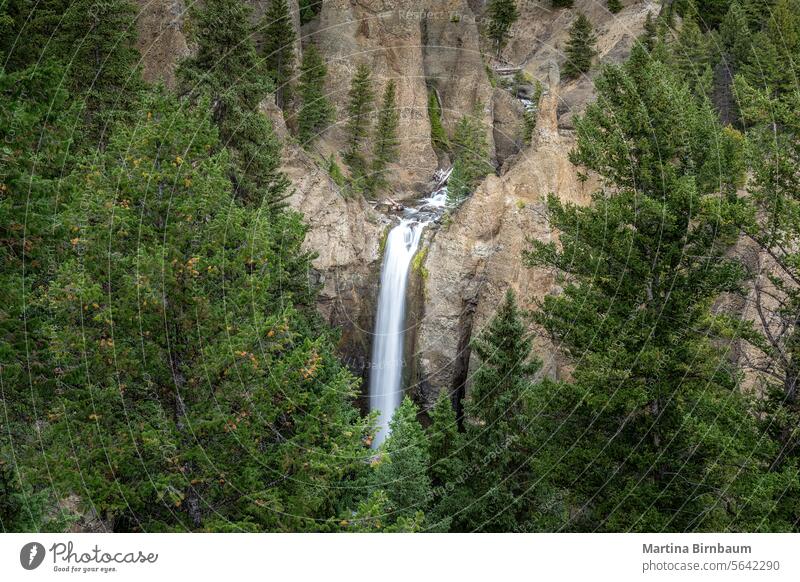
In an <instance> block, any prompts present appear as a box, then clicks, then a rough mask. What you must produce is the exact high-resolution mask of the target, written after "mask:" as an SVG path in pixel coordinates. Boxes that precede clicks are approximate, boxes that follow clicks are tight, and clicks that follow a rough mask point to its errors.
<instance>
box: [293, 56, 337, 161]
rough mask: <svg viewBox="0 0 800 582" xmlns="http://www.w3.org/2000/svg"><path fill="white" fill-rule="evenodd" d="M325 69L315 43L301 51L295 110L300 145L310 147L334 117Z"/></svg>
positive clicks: (326, 70)
mask: <svg viewBox="0 0 800 582" xmlns="http://www.w3.org/2000/svg"><path fill="white" fill-rule="evenodd" d="M327 74H328V69H327V67H326V66H325V61H324V60H323V59H322V56H321V55H320V54H319V51H318V50H317V49H316V47H315V46H314V45H309V46H308V47H307V48H306V49H305V50H304V51H303V63H302V65H301V66H300V88H299V94H300V109H299V111H298V113H297V117H298V121H297V126H298V138H299V139H300V143H301V144H302V145H303V147H306V148H307V147H310V146H311V144H312V143H313V142H314V141H315V140H316V139H317V137H318V136H319V135H320V133H322V132H323V131H325V129H326V128H327V127H328V125H329V124H330V123H331V121H333V117H334V109H333V106H332V105H331V102H330V101H329V100H328V97H327V96H326V95H325V77H326V76H327Z"/></svg>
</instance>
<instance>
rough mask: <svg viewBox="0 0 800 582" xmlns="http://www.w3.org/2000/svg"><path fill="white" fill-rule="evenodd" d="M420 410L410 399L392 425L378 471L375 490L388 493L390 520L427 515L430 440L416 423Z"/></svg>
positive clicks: (398, 412) (397, 413)
mask: <svg viewBox="0 0 800 582" xmlns="http://www.w3.org/2000/svg"><path fill="white" fill-rule="evenodd" d="M418 412H419V410H418V409H417V406H416V405H415V404H414V403H413V402H412V401H411V399H409V398H408V397H407V396H406V397H405V398H404V399H403V402H402V404H400V406H399V407H398V409H397V410H396V411H395V413H394V417H392V420H391V422H390V423H389V429H390V431H391V432H390V433H389V436H388V437H387V438H386V442H385V443H384V445H383V448H382V454H383V458H382V459H381V461H380V463H379V464H378V466H377V468H376V469H375V474H374V479H373V481H374V487H375V488H377V489H380V490H382V491H384V492H385V493H386V496H387V499H388V505H387V512H388V514H389V516H390V517H391V519H393V520H396V519H398V518H401V517H405V518H411V517H413V516H415V515H416V514H417V513H419V512H424V511H425V510H426V508H427V507H428V505H429V503H430V501H431V498H432V493H431V480H430V477H428V466H429V465H430V453H429V452H428V437H427V435H426V434H425V431H424V430H423V429H422V426H421V425H420V424H419V421H418V420H417V413H418Z"/></svg>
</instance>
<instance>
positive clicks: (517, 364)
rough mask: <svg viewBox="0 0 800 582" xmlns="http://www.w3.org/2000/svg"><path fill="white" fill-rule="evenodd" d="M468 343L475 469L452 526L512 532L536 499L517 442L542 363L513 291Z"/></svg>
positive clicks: (467, 452)
mask: <svg viewBox="0 0 800 582" xmlns="http://www.w3.org/2000/svg"><path fill="white" fill-rule="evenodd" d="M472 347H473V350H474V351H475V354H476V355H477V356H478V358H479V360H480V365H479V367H478V370H477V372H476V374H475V378H474V381H473V384H472V390H471V393H470V395H469V398H468V399H467V401H466V403H465V417H466V418H467V422H466V433H465V435H464V457H465V459H466V462H467V463H468V464H469V466H471V467H474V468H475V470H473V471H468V472H467V473H466V475H465V482H464V485H463V487H464V489H465V494H466V495H465V496H466V499H467V502H466V505H465V506H464V507H462V508H461V509H460V510H459V511H458V512H457V513H456V514H454V515H453V516H452V520H453V525H452V528H453V529H455V530H456V531H476V530H480V531H512V530H513V529H514V527H515V526H516V524H518V523H520V522H522V521H524V515H523V514H524V512H526V511H528V510H529V508H530V507H531V506H532V505H533V504H534V500H533V498H532V493H533V492H534V491H533V489H531V488H530V487H529V483H530V482H531V481H532V476H531V475H530V474H529V464H528V463H527V455H526V453H525V451H524V450H523V449H522V447H520V444H519V441H520V437H521V436H522V435H523V434H524V432H525V430H526V428H527V427H526V417H527V407H526V404H527V401H528V398H529V397H530V391H531V390H532V385H531V377H532V375H533V374H534V373H536V372H537V371H538V370H539V368H540V367H541V362H539V361H538V360H531V359H530V352H531V339H530V337H528V335H527V333H526V329H525V326H524V324H523V322H522V315H521V313H520V311H519V308H518V307H517V303H516V298H515V296H514V294H513V293H512V292H511V291H508V292H507V293H506V295H505V299H504V300H503V303H502V304H501V305H500V307H499V308H498V310H497V313H496V314H495V316H494V318H493V319H492V321H491V322H490V323H489V325H488V327H487V328H486V329H485V330H484V331H483V332H482V333H481V335H480V336H479V337H478V338H477V339H476V340H474V341H473V346H472Z"/></svg>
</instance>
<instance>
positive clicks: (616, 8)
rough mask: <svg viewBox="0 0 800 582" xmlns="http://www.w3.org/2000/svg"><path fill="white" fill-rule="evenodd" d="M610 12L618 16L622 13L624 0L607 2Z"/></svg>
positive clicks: (609, 0)
mask: <svg viewBox="0 0 800 582" xmlns="http://www.w3.org/2000/svg"><path fill="white" fill-rule="evenodd" d="M607 6H608V11H609V12H610V13H611V14H618V13H619V12H621V11H622V8H623V6H622V0H608V2H607Z"/></svg>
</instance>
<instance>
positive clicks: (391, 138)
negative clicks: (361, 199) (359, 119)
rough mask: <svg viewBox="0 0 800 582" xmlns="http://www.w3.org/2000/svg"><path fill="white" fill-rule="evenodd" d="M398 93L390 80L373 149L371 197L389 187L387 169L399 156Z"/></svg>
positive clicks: (384, 96) (369, 180)
mask: <svg viewBox="0 0 800 582" xmlns="http://www.w3.org/2000/svg"><path fill="white" fill-rule="evenodd" d="M396 92H397V88H396V85H395V82H394V80H390V81H389V82H388V83H387V84H386V89H385V91H384V93H383V103H382V105H381V110H380V112H379V114H378V124H377V126H376V127H375V139H374V146H373V148H372V172H371V174H370V176H369V178H368V180H367V193H368V194H369V195H370V196H375V195H376V194H377V193H378V192H379V191H380V190H382V189H384V188H386V186H387V185H388V180H387V176H386V172H387V170H386V168H387V166H388V165H389V164H391V163H392V162H393V161H394V158H395V156H396V154H397V146H398V145H399V141H398V139H397V126H398V122H399V115H398V112H397V95H396Z"/></svg>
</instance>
